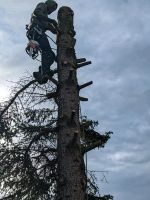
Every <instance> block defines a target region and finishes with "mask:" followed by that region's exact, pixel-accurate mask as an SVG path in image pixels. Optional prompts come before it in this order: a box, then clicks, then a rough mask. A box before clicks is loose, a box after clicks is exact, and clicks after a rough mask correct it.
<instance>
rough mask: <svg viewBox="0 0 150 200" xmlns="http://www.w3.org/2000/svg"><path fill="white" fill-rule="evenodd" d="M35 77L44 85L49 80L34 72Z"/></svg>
mask: <svg viewBox="0 0 150 200" xmlns="http://www.w3.org/2000/svg"><path fill="white" fill-rule="evenodd" d="M33 77H34V78H35V79H36V80H37V82H38V83H39V84H40V85H42V84H45V83H47V81H48V79H47V78H46V77H43V76H41V73H40V72H33Z"/></svg>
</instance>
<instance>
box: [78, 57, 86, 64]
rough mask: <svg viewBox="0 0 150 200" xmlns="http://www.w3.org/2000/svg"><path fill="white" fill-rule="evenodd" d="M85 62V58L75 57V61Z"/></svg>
mask: <svg viewBox="0 0 150 200" xmlns="http://www.w3.org/2000/svg"><path fill="white" fill-rule="evenodd" d="M82 62H86V58H79V59H77V63H82Z"/></svg>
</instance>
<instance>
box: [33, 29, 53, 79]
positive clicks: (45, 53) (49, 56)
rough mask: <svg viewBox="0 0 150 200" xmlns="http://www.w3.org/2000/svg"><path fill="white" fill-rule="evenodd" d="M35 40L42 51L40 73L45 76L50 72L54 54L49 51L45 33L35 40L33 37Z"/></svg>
mask: <svg viewBox="0 0 150 200" xmlns="http://www.w3.org/2000/svg"><path fill="white" fill-rule="evenodd" d="M35 40H36V41H37V42H38V43H39V45H40V49H41V50H42V53H41V59H42V66H41V67H42V68H41V73H42V74H44V75H45V74H47V73H48V72H49V71H50V66H51V65H52V64H53V62H54V61H55V54H54V52H53V51H52V49H51V46H50V43H49V41H48V38H47V36H46V34H45V33H43V34H42V35H41V36H40V37H37V38H36V37H35Z"/></svg>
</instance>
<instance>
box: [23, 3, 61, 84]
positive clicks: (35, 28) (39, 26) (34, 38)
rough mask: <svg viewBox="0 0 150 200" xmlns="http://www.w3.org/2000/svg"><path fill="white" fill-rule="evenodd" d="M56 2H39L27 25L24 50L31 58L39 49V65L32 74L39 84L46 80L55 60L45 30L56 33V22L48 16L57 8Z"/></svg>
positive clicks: (50, 74)
mask: <svg viewBox="0 0 150 200" xmlns="http://www.w3.org/2000/svg"><path fill="white" fill-rule="evenodd" d="M57 6H58V5H57V3H56V2H55V1H54V0H47V1H46V2H45V3H44V2H41V3H39V4H38V5H37V6H36V8H35V10H34V12H33V14H32V16H31V21H30V24H29V25H28V26H27V37H28V39H29V44H28V46H27V48H26V51H28V52H30V50H32V52H30V55H31V56H32V58H34V57H35V55H36V53H37V52H38V50H40V51H41V66H40V67H39V71H38V72H33V76H34V78H35V79H37V81H38V82H39V83H40V84H44V83H46V82H47V81H48V77H49V76H52V75H53V73H52V71H51V70H50V66H51V65H52V64H53V63H54V61H55V54H54V52H53V51H52V49H51V46H50V43H49V41H48V38H47V35H46V33H45V32H46V31H47V30H49V31H51V32H52V33H53V34H57V30H58V29H57V22H56V20H54V19H50V18H48V15H50V14H51V13H52V12H54V11H55V10H56V9H57Z"/></svg>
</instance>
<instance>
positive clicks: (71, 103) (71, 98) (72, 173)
mask: <svg viewBox="0 0 150 200" xmlns="http://www.w3.org/2000/svg"><path fill="white" fill-rule="evenodd" d="M58 24H59V31H60V33H59V34H58V38H57V47H58V48H57V61H58V83H59V85H58V127H59V131H58V187H57V193H58V196H57V200H85V199H86V177H85V166H84V160H83V155H82V151H81V144H80V132H81V131H80V124H79V88H78V82H77V77H76V69H77V61H76V56H75V50H74V46H75V41H76V40H75V39H74V35H75V32H74V27H73V11H72V10H71V9H70V8H69V7H61V8H60V10H59V12H58Z"/></svg>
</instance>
